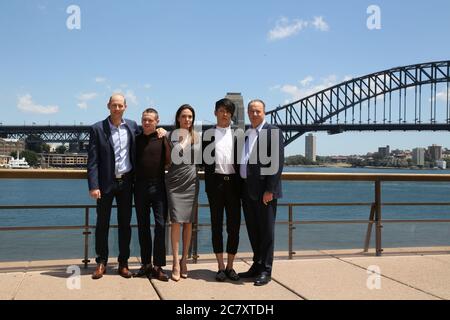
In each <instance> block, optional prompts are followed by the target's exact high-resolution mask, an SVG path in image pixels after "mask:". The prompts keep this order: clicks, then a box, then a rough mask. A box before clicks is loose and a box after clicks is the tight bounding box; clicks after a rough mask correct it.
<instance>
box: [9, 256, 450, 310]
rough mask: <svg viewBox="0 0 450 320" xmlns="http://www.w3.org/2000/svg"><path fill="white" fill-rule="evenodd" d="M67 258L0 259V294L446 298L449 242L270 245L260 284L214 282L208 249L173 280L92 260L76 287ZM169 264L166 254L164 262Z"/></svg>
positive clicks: (134, 262) (242, 259)
mask: <svg viewBox="0 0 450 320" xmlns="http://www.w3.org/2000/svg"><path fill="white" fill-rule="evenodd" d="M237 257H238V258H237V261H236V263H235V269H236V271H237V272H241V271H246V270H247V269H248V267H249V264H250V263H251V258H250V256H249V255H248V254H245V253H244V254H242V253H239V254H238V256H237ZM91 261H92V260H91ZM110 261H115V259H113V258H111V260H110ZM69 265H78V266H80V267H81V266H82V264H81V259H77V260H59V261H24V262H2V263H0V283H1V286H0V300H67V299H71V300H91V299H101V300H166V299H167V300H210V301H213V300H231V299H233V300H305V299H307V300H335V299H342V300H361V299H364V300H448V299H450V273H449V272H448V270H449V269H450V247H439V248H403V249H402V248H397V249H386V250H385V253H384V255H383V256H382V257H377V256H374V254H373V252H369V253H366V254H364V253H361V252H359V251H358V250H340V251H304V252H297V258H296V259H294V260H287V259H286V253H285V252H277V253H276V260H275V262H274V272H273V281H272V282H270V283H269V284H268V285H267V286H264V287H255V286H253V283H252V282H251V281H238V282H235V283H232V282H231V281H228V280H227V281H226V282H225V283H219V282H216V281H215V279H214V276H215V272H216V268H217V266H216V263H215V261H214V257H213V255H202V256H201V257H200V260H199V262H198V263H197V264H192V263H190V264H188V268H189V277H188V278H187V279H181V280H180V281H179V282H177V283H176V282H174V281H171V280H170V281H169V282H160V281H158V280H150V281H149V280H147V279H138V278H132V279H124V278H122V277H120V276H119V275H117V264H114V263H112V262H111V263H110V264H109V265H108V269H107V271H108V273H107V274H106V275H105V276H104V277H103V278H102V279H100V280H92V279H91V277H90V275H91V273H92V272H93V270H94V266H95V265H94V264H91V265H90V266H89V268H88V269H83V268H81V282H80V289H79V290H77V289H74V290H69V289H68V287H67V283H68V282H69V283H73V282H71V281H70V279H69V281H68V278H69V276H70V275H71V274H70V273H66V270H67V267H68V266H69ZM170 265H171V261H170V260H168V266H167V267H166V270H170ZM369 266H376V267H377V268H378V270H379V272H380V277H379V282H377V281H378V280H377V278H378V275H377V274H373V273H371V272H368V271H367V269H368V267H369ZM130 268H131V269H138V268H139V260H138V258H137V257H134V258H132V259H130ZM372 268H373V267H372ZM368 283H369V287H371V288H372V289H369V287H368ZM377 284H380V286H379V287H378V288H377Z"/></svg>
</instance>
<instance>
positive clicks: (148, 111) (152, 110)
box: [142, 108, 159, 119]
mask: <svg viewBox="0 0 450 320" xmlns="http://www.w3.org/2000/svg"><path fill="white" fill-rule="evenodd" d="M144 113H154V114H155V115H156V119H159V114H158V111H156V109H153V108H147V109H145V110H144V112H142V115H144Z"/></svg>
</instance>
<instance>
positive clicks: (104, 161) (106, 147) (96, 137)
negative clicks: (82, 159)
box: [87, 118, 139, 193]
mask: <svg viewBox="0 0 450 320" xmlns="http://www.w3.org/2000/svg"><path fill="white" fill-rule="evenodd" d="M124 121H125V127H126V128H127V129H128V134H129V135H130V138H131V139H130V141H131V143H130V146H129V147H130V150H129V151H130V160H131V165H132V167H133V168H134V167H135V161H136V160H135V150H136V144H135V138H136V134H138V133H139V127H138V125H137V124H136V122H134V121H132V120H128V119H124ZM115 168H116V163H115V157H114V144H113V140H112V136H111V129H110V127H109V120H108V118H106V119H105V120H103V121H99V122H97V123H95V124H94V125H92V126H91V128H90V131H89V151H88V162H87V172H88V184H89V190H94V189H100V192H101V193H108V192H110V191H111V188H112V186H113V185H114V179H115Z"/></svg>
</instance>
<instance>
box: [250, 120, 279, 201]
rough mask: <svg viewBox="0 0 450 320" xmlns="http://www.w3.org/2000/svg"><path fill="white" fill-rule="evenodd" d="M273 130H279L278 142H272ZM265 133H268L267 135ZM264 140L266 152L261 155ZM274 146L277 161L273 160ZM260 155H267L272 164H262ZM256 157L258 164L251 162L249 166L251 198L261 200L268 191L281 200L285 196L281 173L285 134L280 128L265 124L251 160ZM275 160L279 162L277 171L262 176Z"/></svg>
mask: <svg viewBox="0 0 450 320" xmlns="http://www.w3.org/2000/svg"><path fill="white" fill-rule="evenodd" d="M272 130H278V132H279V135H278V141H272V137H271V134H272ZM264 132H267V135H265V133H264ZM264 135H265V137H264ZM266 137H267V138H266ZM264 140H266V141H267V144H266V150H262V151H261V153H260V152H259V150H260V149H261V148H263V147H264V144H265V143H264V142H265V141H264ZM273 144H275V145H273ZM272 146H273V147H274V150H275V152H278V159H276V157H275V158H274V159H271V157H272V155H271V149H272ZM260 154H262V155H267V156H268V157H269V159H271V160H270V162H269V163H267V164H264V163H262V161H261V160H262V159H261V158H260ZM254 157H256V163H251V161H249V162H248V164H247V184H248V192H249V196H250V198H251V199H253V200H259V199H260V198H261V197H262V195H263V194H264V192H266V191H268V192H272V193H273V198H274V199H278V198H281V197H282V196H283V194H282V190H281V173H282V172H283V164H284V145H283V133H282V131H281V130H280V129H279V128H278V127H276V126H274V125H271V124H269V123H267V122H266V123H265V124H264V126H263V127H262V130H261V132H260V134H259V137H258V139H257V140H256V144H255V146H254V148H253V150H252V153H251V155H250V159H252V158H253V159H255V158H254ZM275 160H278V161H277V162H278V168H277V171H276V172H275V173H273V174H270V175H263V174H261V169H262V168H269V167H270V166H271V165H272V164H273V161H275ZM274 165H275V164H274Z"/></svg>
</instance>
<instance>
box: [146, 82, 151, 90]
mask: <svg viewBox="0 0 450 320" xmlns="http://www.w3.org/2000/svg"><path fill="white" fill-rule="evenodd" d="M151 87H152V85H151V84H149V83H146V84H144V88H145V89H150V88H151Z"/></svg>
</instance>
